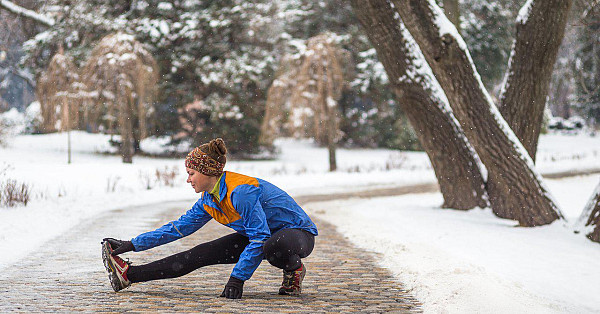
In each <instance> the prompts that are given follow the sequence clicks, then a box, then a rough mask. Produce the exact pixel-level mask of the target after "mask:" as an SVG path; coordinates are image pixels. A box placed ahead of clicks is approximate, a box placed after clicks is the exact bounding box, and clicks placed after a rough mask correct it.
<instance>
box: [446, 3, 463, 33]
mask: <svg viewBox="0 0 600 314" xmlns="http://www.w3.org/2000/svg"><path fill="white" fill-rule="evenodd" d="M442 3H443V5H444V13H446V16H447V17H448V19H449V20H450V22H452V24H454V26H455V27H456V29H457V30H458V32H459V33H460V6H459V4H458V0H444V1H443V2H442Z"/></svg>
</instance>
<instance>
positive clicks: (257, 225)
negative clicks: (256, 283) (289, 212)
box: [231, 185, 271, 280]
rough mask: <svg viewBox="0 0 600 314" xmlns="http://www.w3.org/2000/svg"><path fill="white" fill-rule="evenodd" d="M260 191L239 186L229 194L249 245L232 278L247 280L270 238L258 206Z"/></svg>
mask: <svg viewBox="0 0 600 314" xmlns="http://www.w3.org/2000/svg"><path fill="white" fill-rule="evenodd" d="M259 198H260V189H259V188H258V187H255V186H253V185H241V186H238V187H236V188H235V190H234V191H233V192H232V193H231V202H232V204H233V207H234V208H235V209H236V211H237V212H238V213H239V214H240V215H241V216H242V219H243V225H244V229H245V231H246V235H247V236H248V238H249V240H250V243H249V244H248V245H247V246H246V248H245V249H244V251H243V252H242V254H241V255H240V259H239V260H238V262H237V264H236V265H235V267H234V268H233V271H232V273H231V276H232V277H235V278H237V279H240V280H248V279H250V277H251V276H252V274H253V273H254V271H255V270H256V268H258V266H259V265H260V262H261V261H262V259H263V256H264V253H263V245H264V243H265V241H266V240H267V239H269V238H270V237H271V231H270V230H269V225H268V224H267V217H266V216H265V212H264V210H263V208H262V206H261V205H260V201H259Z"/></svg>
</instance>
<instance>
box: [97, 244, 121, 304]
mask: <svg viewBox="0 0 600 314" xmlns="http://www.w3.org/2000/svg"><path fill="white" fill-rule="evenodd" d="M110 251H111V247H110V244H109V243H108V241H104V242H102V262H103V263H104V268H106V271H107V272H108V280H109V281H110V285H111V286H112V288H113V290H115V292H119V291H120V290H123V287H121V282H120V280H119V277H118V275H117V269H116V268H115V265H113V263H112V261H111V259H110Z"/></svg>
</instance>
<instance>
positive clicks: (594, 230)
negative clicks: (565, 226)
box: [577, 183, 600, 242]
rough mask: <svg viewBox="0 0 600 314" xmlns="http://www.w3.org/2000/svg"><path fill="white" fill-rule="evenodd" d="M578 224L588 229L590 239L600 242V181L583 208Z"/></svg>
mask: <svg viewBox="0 0 600 314" xmlns="http://www.w3.org/2000/svg"><path fill="white" fill-rule="evenodd" d="M577 225H578V227H579V228H582V227H584V228H585V229H588V230H586V231H585V232H588V233H587V234H586V236H587V237H588V238H589V239H590V240H592V241H594V242H600V183H599V184H598V186H596V190H595V191H594V193H593V194H592V198H590V200H589V202H588V203H587V205H586V206H585V208H584V209H583V212H582V213H581V216H580V217H579V222H578V223H577ZM579 228H578V229H579ZM577 232H579V230H578V231H577Z"/></svg>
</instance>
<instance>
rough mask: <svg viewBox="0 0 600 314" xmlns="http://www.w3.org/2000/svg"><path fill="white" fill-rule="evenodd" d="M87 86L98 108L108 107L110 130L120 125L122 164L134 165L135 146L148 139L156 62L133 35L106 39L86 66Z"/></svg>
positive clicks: (118, 35) (156, 78) (104, 110)
mask: <svg viewBox="0 0 600 314" xmlns="http://www.w3.org/2000/svg"><path fill="white" fill-rule="evenodd" d="M83 75H84V80H85V82H86V85H87V86H88V87H89V88H90V89H91V92H92V93H93V94H95V95H97V97H96V104H95V106H97V107H102V106H106V107H107V108H103V110H102V112H108V115H107V116H108V117H106V118H107V119H108V123H109V131H112V128H113V123H114V122H117V123H118V128H119V133H120V134H121V155H122V156H123V162H125V163H131V162H132V157H133V154H134V152H135V143H136V142H139V140H141V139H143V138H144V137H145V136H146V133H147V132H146V121H145V120H146V119H147V113H148V111H149V109H150V107H151V104H152V98H153V95H154V91H155V90H156V85H157V81H158V67H157V64H156V61H155V60H154V58H153V57H152V55H151V54H150V52H149V51H148V50H146V48H144V47H143V46H142V44H140V43H139V42H137V41H136V40H135V39H134V37H133V36H131V35H126V34H123V33H116V34H112V35H108V36H106V37H104V38H103V39H102V40H100V42H99V43H98V45H97V46H96V47H95V48H94V49H93V50H92V53H91V56H90V58H89V59H88V61H87V63H86V65H85V67H84V74H83Z"/></svg>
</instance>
